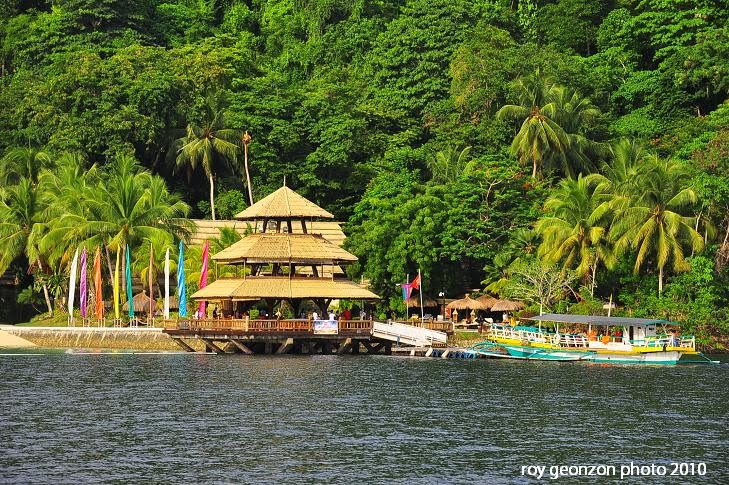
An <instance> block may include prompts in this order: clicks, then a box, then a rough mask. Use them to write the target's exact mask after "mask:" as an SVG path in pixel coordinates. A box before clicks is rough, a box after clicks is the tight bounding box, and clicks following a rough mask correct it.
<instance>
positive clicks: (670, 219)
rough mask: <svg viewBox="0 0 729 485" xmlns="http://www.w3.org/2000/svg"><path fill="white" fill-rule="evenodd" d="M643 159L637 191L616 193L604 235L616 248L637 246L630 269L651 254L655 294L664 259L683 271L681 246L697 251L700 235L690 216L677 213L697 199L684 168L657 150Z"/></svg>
mask: <svg viewBox="0 0 729 485" xmlns="http://www.w3.org/2000/svg"><path fill="white" fill-rule="evenodd" d="M646 162H647V163H646V165H645V166H644V167H642V169H641V170H640V171H639V173H638V176H637V177H636V189H637V191H636V192H635V193H634V194H633V195H632V196H631V195H623V196H620V197H618V198H616V199H615V201H614V202H613V204H612V205H613V206H614V207H615V209H616V215H615V218H614V220H613V224H612V227H611V229H610V236H611V238H612V239H614V240H615V247H616V249H617V250H618V251H624V250H626V249H628V248H632V249H635V250H637V254H636V258H635V265H634V267H633V270H634V272H635V273H636V274H637V273H638V272H639V271H640V268H641V267H642V266H643V264H645V263H646V261H647V260H648V259H649V257H651V256H652V257H653V260H654V261H655V265H656V268H657V269H658V294H659V296H660V295H661V294H662V293H663V280H664V272H665V267H666V265H667V264H668V263H669V261H670V262H671V263H672V268H673V270H674V271H676V272H680V271H687V270H688V269H689V265H688V263H687V262H686V259H685V257H684V248H689V249H690V250H691V251H700V250H701V249H703V246H704V240H703V238H702V237H701V235H700V234H699V233H698V232H697V231H696V230H695V229H694V227H693V223H694V220H693V218H692V217H688V216H684V215H683V213H682V212H683V211H685V210H687V209H688V208H690V206H691V205H693V204H695V203H696V202H697V196H696V192H695V191H694V189H693V188H692V187H691V186H690V185H689V181H690V179H689V175H688V173H687V172H686V171H685V170H684V169H683V167H681V166H680V165H678V164H677V163H675V162H672V161H670V160H668V161H663V160H661V159H659V158H658V157H657V156H651V157H649V158H648V159H647V160H646Z"/></svg>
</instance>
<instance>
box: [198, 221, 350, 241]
mask: <svg viewBox="0 0 729 485" xmlns="http://www.w3.org/2000/svg"><path fill="white" fill-rule="evenodd" d="M192 222H194V223H195V225H196V228H195V231H194V233H193V234H192V237H191V238H190V244H191V245H193V246H202V245H203V243H204V242H205V241H206V240H210V239H215V238H218V237H220V229H221V228H223V227H229V228H231V229H235V231H236V232H237V233H238V234H240V235H241V236H244V235H245V232H246V229H247V228H248V224H249V223H248V222H245V221H231V220H217V221H208V220H203V219H194V220H193V221H192ZM250 225H251V229H253V231H254V232H263V231H262V229H263V221H258V224H257V225H256V224H254V223H250ZM283 229H288V228H287V227H286V226H284V228H283ZM292 229H293V233H294V234H303V233H304V231H303V229H302V228H301V224H292ZM306 230H307V232H308V233H310V234H320V235H322V236H324V239H326V240H327V241H329V242H330V243H332V244H336V245H337V246H341V245H342V244H344V239H345V236H344V232H342V227H341V226H340V223H339V222H333V221H307V222H306Z"/></svg>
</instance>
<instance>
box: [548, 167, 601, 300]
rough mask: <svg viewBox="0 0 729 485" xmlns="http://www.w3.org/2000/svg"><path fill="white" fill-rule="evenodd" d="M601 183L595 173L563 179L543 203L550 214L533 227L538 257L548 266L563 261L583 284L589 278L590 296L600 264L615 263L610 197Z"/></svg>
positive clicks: (593, 289) (565, 267) (566, 267)
mask: <svg viewBox="0 0 729 485" xmlns="http://www.w3.org/2000/svg"><path fill="white" fill-rule="evenodd" d="M604 182H605V180H604V177H603V176H602V175H597V174H593V175H588V176H582V175H580V176H579V177H578V178H577V179H564V180H562V181H561V182H560V184H559V186H558V187H557V189H556V190H555V191H554V192H553V193H552V195H551V196H550V197H549V198H548V199H547V201H546V203H545V204H544V207H545V209H546V210H547V211H548V212H549V215H547V216H546V217H543V218H542V219H540V220H539V221H538V222H537V225H536V227H535V230H536V232H538V233H539V234H541V235H542V244H541V245H540V246H539V251H538V254H539V256H540V257H542V258H543V259H544V260H545V262H547V263H549V264H556V263H559V262H562V268H563V269H564V270H572V269H574V271H575V274H576V276H577V277H580V278H582V279H583V281H585V282H587V280H588V279H590V278H591V286H590V294H591V295H594V292H595V280H596V273H597V268H598V265H599V264H600V262H603V263H604V264H605V265H606V266H607V267H608V268H610V267H611V266H612V265H613V264H614V263H615V258H614V256H613V253H612V251H611V248H610V244H609V241H608V238H607V234H608V224H609V215H610V199H611V194H609V193H608V192H606V191H605V190H604V188H605V187H606V184H605V183H604Z"/></svg>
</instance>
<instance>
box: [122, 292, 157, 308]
mask: <svg viewBox="0 0 729 485" xmlns="http://www.w3.org/2000/svg"><path fill="white" fill-rule="evenodd" d="M150 302H152V308H153V309H154V308H156V307H157V304H156V302H154V301H153V300H152V299H151V298H150V297H149V296H148V295H147V292H146V291H145V290H142V292H141V293H137V294H136V295H134V297H133V298H132V304H133V305H134V313H149V304H150ZM124 311H129V302H128V301H127V302H126V303H124Z"/></svg>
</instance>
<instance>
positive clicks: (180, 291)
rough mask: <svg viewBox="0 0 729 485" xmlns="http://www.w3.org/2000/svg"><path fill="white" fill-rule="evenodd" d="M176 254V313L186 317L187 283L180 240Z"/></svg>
mask: <svg viewBox="0 0 729 485" xmlns="http://www.w3.org/2000/svg"><path fill="white" fill-rule="evenodd" d="M178 253H179V254H178V255H177V301H178V305H179V307H180V308H179V310H178V314H179V315H180V316H181V317H183V318H185V317H187V284H186V283H185V250H184V248H183V246H182V241H180V248H179V251H178Z"/></svg>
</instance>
